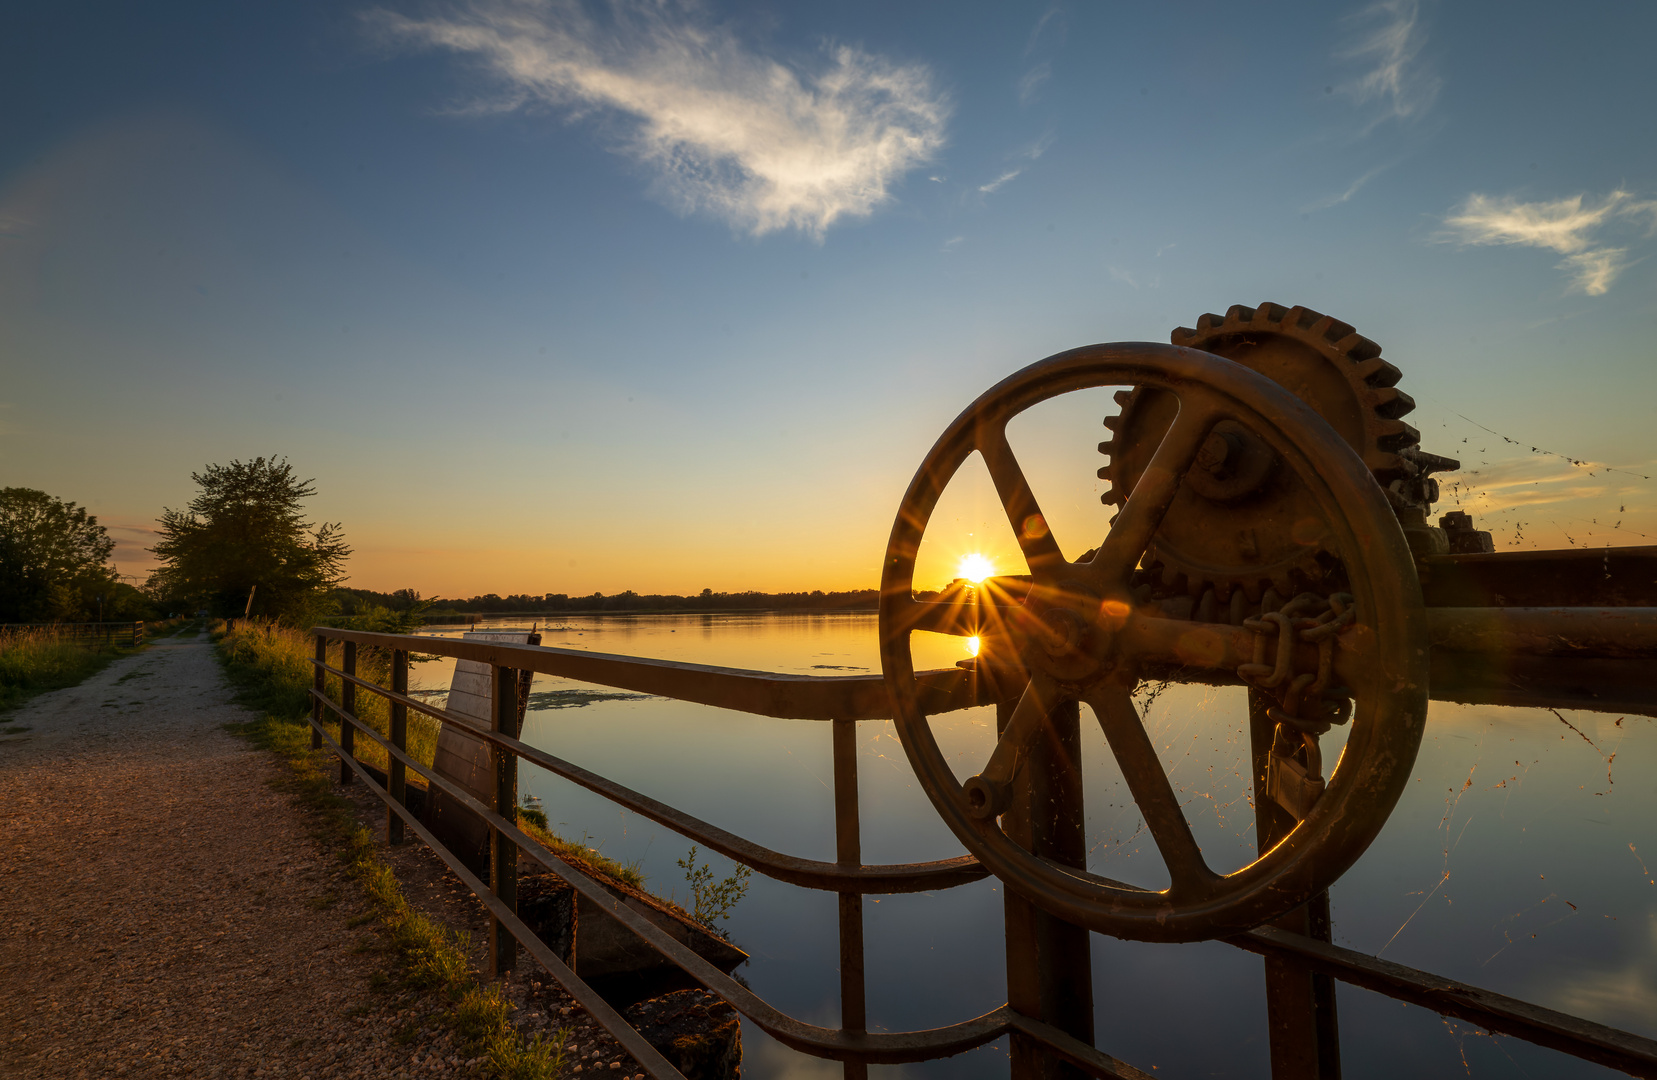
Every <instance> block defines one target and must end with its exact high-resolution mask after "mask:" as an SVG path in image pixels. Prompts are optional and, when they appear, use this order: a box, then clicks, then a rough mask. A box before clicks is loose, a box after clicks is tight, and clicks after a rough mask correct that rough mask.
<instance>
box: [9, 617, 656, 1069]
mask: <svg viewBox="0 0 1657 1080" xmlns="http://www.w3.org/2000/svg"><path fill="white" fill-rule="evenodd" d="M230 699H231V690H230V687H229V686H228V684H227V683H226V681H225V678H224V676H223V674H222V672H221V670H220V668H219V664H218V661H217V660H216V659H215V657H214V655H213V648H212V645H211V644H210V643H209V642H208V640H207V638H206V637H205V636H202V637H199V638H196V637H184V638H174V639H170V640H163V641H160V642H157V643H156V644H155V645H153V646H152V647H151V648H150V649H149V650H147V651H146V652H144V653H141V654H139V655H137V656H132V657H127V658H125V659H122V660H118V661H116V662H115V663H114V664H112V665H110V666H109V667H108V668H106V669H105V670H104V671H102V672H100V673H99V674H98V675H96V676H94V677H93V678H91V679H89V680H87V681H86V682H85V683H82V684H81V685H80V686H77V687H73V688H71V689H68V690H59V691H56V692H54V693H51V694H46V695H44V696H42V697H39V698H36V699H35V700H34V701H32V702H30V703H29V704H28V705H27V706H25V707H24V708H23V709H20V710H18V711H17V712H16V713H15V714H13V715H12V716H11V717H9V718H8V719H7V721H6V723H5V724H4V725H0V728H4V730H5V731H7V732H16V734H5V735H0V972H4V981H3V983H0V1077H7V1078H9V1077H30V1078H33V1077H40V1078H46V1077H51V1078H57V1077H106V1076H125V1077H160V1076H194V1077H272V1078H275V1077H314V1078H323V1077H327V1078H330V1080H335V1078H338V1080H349V1078H352V1077H364V1078H366V1077H376V1078H378V1077H391V1078H400V1077H413V1076H466V1075H472V1074H475V1073H476V1072H477V1071H478V1070H477V1069H476V1066H477V1065H478V1063H479V1062H478V1059H476V1058H467V1057H466V1055H465V1053H463V1052H461V1051H460V1050H458V1049H457V1048H456V1046H455V1044H454V1040H453V1036H452V1035H451V1034H449V1032H448V1030H447V1029H446V1026H445V1025H444V1023H443V1019H442V1017H443V1012H444V1009H445V1008H446V1006H445V1005H444V1003H443V1001H441V1000H439V998H440V997H441V995H438V994H435V993H432V994H425V995H423V996H421V995H410V994H406V993H398V992H387V990H386V988H385V987H384V986H383V985H382V989H381V990H379V991H376V990H374V989H373V988H372V983H371V978H372V976H374V975H375V974H376V973H377V972H381V971H385V970H387V969H388V967H389V962H388V959H387V957H386V954H385V953H384V951H383V950H382V949H381V948H380V947H379V945H380V941H379V936H378V934H377V932H376V930H375V924H374V923H373V922H372V921H369V920H367V919H366V918H365V917H364V916H365V915H366V905H365V903H364V901H363V900H362V895H361V892H360V889H359V887H358V885H357V884H356V883H355V882H354V881H352V880H351V879H349V878H347V877H346V876H345V875H344V873H342V871H341V864H340V862H339V860H338V858H337V857H335V856H333V855H330V854H328V853H326V852H324V851H322V850H320V849H319V847H318V845H317V844H316V842H315V841H314V840H313V839H312V838H311V834H310V831H309V829H308V827H307V823H306V820H305V818H304V817H303V816H302V814H301V813H300V812H299V811H298V810H297V809H295V808H294V806H293V804H292V803H291V802H290V801H289V799H288V797H287V796H286V795H283V794H281V793H279V792H277V791H276V790H274V789H273V788H272V781H276V780H278V779H280V778H281V776H282V766H280V765H279V764H278V763H277V762H276V760H275V759H274V758H273V757H271V756H270V755H268V754H265V753H261V752H257V751H254V750H252V749H250V747H249V745H248V743H246V742H244V741H243V740H241V739H239V738H237V737H235V736H233V735H231V734H229V733H228V732H226V731H225V730H224V729H223V725H224V724H227V723H231V722H235V721H244V720H249V719H253V716H252V714H250V713H249V712H248V711H247V710H245V709H242V708H241V707H240V706H237V705H233V704H231V703H230ZM336 790H340V791H341V793H342V794H345V795H346V796H347V797H349V798H350V799H351V801H352V802H353V804H354V805H355V807H356V811H357V818H358V820H359V821H361V822H362V823H363V824H364V825H365V826H368V827H369V828H370V830H371V831H377V832H380V833H381V835H382V837H383V826H382V823H383V821H384V816H385V811H384V807H383V805H382V804H380V803H379V802H378V800H376V799H374V798H373V797H372V796H371V795H369V793H367V792H365V791H363V790H362V786H361V785H360V784H352V785H349V786H347V787H346V788H344V789H336ZM379 854H380V857H381V858H383V859H385V860H386V861H388V862H389V863H390V864H391V865H392V866H393V868H394V870H395V871H396V873H397V875H398V877H399V878H400V879H401V880H402V881H403V883H404V888H405V891H406V893H407V895H408V897H409V900H410V901H411V902H412V903H414V904H415V906H417V907H419V908H421V909H423V910H424V911H426V912H427V914H429V915H432V916H433V917H435V918H437V919H438V920H439V921H441V922H444V923H446V924H448V925H449V926H451V927H453V928H455V929H460V930H466V931H470V932H471V933H472V935H473V940H474V942H479V944H478V945H477V948H476V950H475V951H481V941H480V939H481V937H482V934H481V931H482V929H483V926H484V923H483V918H482V912H481V910H480V909H479V907H478V904H477V902H476V900H475V899H473V898H472V897H471V896H470V894H469V893H467V892H466V891H465V889H464V887H462V886H461V884H460V882H459V881H458V879H456V878H455V877H454V876H453V875H452V874H449V873H448V872H447V870H446V869H445V868H444V867H443V866H442V865H441V863H439V862H438V860H437V859H436V857H435V856H434V855H433V854H432V853H431V852H430V851H428V850H426V849H425V847H424V846H423V845H420V844H418V843H410V844H405V845H403V846H401V847H399V848H396V849H387V848H385V847H384V846H383V844H382V845H380V847H379ZM544 978H545V977H544V976H542V975H540V974H539V972H538V969H537V968H536V966H535V965H534V964H533V963H529V964H526V965H525V968H524V970H523V974H522V976H521V977H520V978H518V979H514V980H513V981H512V984H511V985H510V986H509V987H508V996H509V998H510V999H511V1000H512V1001H514V1002H515V1003H516V1005H517V1008H518V1012H517V1013H516V1014H515V1015H514V1021H515V1023H516V1024H517V1025H518V1026H519V1027H520V1028H521V1029H523V1030H526V1031H531V1032H538V1033H544V1034H551V1033H552V1032H553V1031H555V1030H558V1029H565V1030H566V1031H567V1032H568V1035H569V1037H570V1038H569V1046H568V1048H569V1053H570V1055H571V1058H573V1059H575V1060H574V1061H572V1062H571V1065H572V1068H571V1072H572V1073H573V1074H577V1075H579V1074H582V1073H589V1074H590V1073H594V1072H600V1073H602V1074H603V1075H605V1076H607V1077H621V1078H628V1077H631V1076H632V1075H633V1073H634V1066H635V1063H634V1062H632V1061H631V1059H629V1058H627V1057H626V1055H625V1054H624V1053H622V1052H621V1050H620V1048H619V1047H617V1046H616V1044H615V1043H614V1041H613V1040H611V1039H610V1038H609V1037H608V1036H607V1035H606V1034H604V1033H603V1032H602V1031H599V1030H597V1029H596V1028H595V1027H594V1025H593V1024H592V1022H591V1020H590V1019H588V1018H587V1017H586V1016H585V1015H584V1014H583V1013H582V1012H581V1010H580V1009H579V1008H575V1007H573V1002H571V1001H570V999H569V998H568V997H567V996H566V995H564V994H563V992H562V991H561V990H558V989H556V988H555V987H553V986H549V985H546V984H545V983H544V982H543V981H542V980H544ZM381 981H382V983H383V982H384V980H381ZM576 1061H579V1063H580V1064H576V1063H575V1062H576Z"/></svg>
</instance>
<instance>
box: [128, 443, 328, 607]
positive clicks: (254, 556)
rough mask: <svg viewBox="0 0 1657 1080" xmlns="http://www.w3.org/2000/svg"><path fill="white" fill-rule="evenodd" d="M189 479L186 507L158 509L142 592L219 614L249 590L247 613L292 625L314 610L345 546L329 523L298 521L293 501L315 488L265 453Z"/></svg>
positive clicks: (300, 517)
mask: <svg viewBox="0 0 1657 1080" xmlns="http://www.w3.org/2000/svg"><path fill="white" fill-rule="evenodd" d="M190 478H191V479H192V480H194V481H195V482H196V484H197V486H199V487H200V488H201V493H200V494H198V495H197V496H196V497H195V498H194V499H192V500H190V506H189V508H188V509H187V510H173V509H165V510H163V512H162V517H161V528H160V530H159V531H160V535H161V539H160V540H159V541H158V542H157V543H156V545H155V547H153V548H151V549H150V551H151V552H152V553H154V555H155V556H156V558H158V559H160V560H161V564H162V565H161V567H160V569H158V570H157V571H156V572H155V575H154V576H152V577H151V579H150V586H151V592H152V593H154V594H155V595H157V596H162V597H166V598H167V599H169V600H171V601H174V602H176V603H181V604H184V605H187V606H198V605H205V606H207V607H208V608H209V609H210V610H212V611H213V612H214V613H215V614H219V615H240V614H241V613H242V611H243V609H244V608H245V606H246V604H247V602H248V597H249V595H250V593H251V594H253V611H254V612H255V613H256V614H259V615H264V616H268V617H272V618H278V619H283V620H285V621H289V622H296V623H300V622H305V621H308V620H309V619H310V618H311V617H313V616H314V615H316V614H317V613H318V612H319V610H320V607H321V605H322V603H323V602H324V601H325V599H326V597H327V594H328V591H329V590H330V589H332V588H333V587H334V586H335V585H337V584H339V583H340V582H341V581H343V580H345V573H344V568H345V560H346V559H347V558H348V557H349V556H350V554H351V548H350V547H349V546H348V545H347V544H346V543H345V535H344V532H343V531H342V529H341V528H340V525H339V523H338V522H332V523H330V522H324V523H323V524H321V525H313V524H312V523H311V522H309V521H307V520H305V515H304V513H303V512H302V511H301V509H300V505H301V504H302V503H303V502H304V501H305V500H306V499H308V498H310V497H311V496H313V495H315V494H316V489H315V488H314V487H312V486H311V485H312V484H313V483H315V481H314V480H300V479H298V478H297V477H295V476H294V472H293V466H292V465H290V464H288V461H287V459H286V458H275V457H272V458H270V459H268V460H267V459H265V458H262V457H260V458H254V459H253V460H252V461H248V462H241V461H232V462H231V463H230V464H229V465H209V466H207V470H206V471H205V472H199V473H191V474H190ZM254 590H257V592H256V593H255V592H254Z"/></svg>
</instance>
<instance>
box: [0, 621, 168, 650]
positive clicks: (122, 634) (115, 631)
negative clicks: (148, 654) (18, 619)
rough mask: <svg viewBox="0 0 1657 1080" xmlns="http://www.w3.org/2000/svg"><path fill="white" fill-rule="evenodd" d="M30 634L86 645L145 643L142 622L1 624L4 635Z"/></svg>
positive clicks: (128, 646)
mask: <svg viewBox="0 0 1657 1080" xmlns="http://www.w3.org/2000/svg"><path fill="white" fill-rule="evenodd" d="M27 633H35V634H45V635H49V636H51V637H55V638H57V639H59V640H60V641H73V642H76V643H80V644H86V645H105V646H114V645H122V646H125V647H127V648H132V649H136V648H137V647H138V646H140V645H142V644H143V643H144V624H143V623H142V622H90V623H0V637H3V636H5V635H7V634H27Z"/></svg>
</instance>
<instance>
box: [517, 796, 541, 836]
mask: <svg viewBox="0 0 1657 1080" xmlns="http://www.w3.org/2000/svg"><path fill="white" fill-rule="evenodd" d="M523 802H524V804H523V805H522V806H520V807H519V808H518V820H519V821H527V822H529V823H530V824H531V825H534V826H536V827H537V828H540V829H543V830H544V829H546V828H547V812H546V811H545V810H543V809H541V798H540V796H539V795H525V796H524V799H523Z"/></svg>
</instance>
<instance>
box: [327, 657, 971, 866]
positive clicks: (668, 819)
mask: <svg viewBox="0 0 1657 1080" xmlns="http://www.w3.org/2000/svg"><path fill="white" fill-rule="evenodd" d="M325 670H327V671H328V672H330V673H332V674H335V675H343V673H342V672H339V671H337V670H335V669H334V668H326V669H325ZM353 678H354V676H353ZM357 684H358V685H359V686H362V687H364V688H365V689H367V690H369V691H370V692H372V693H375V694H379V695H380V696H381V697H384V698H387V699H388V700H391V701H396V702H399V703H401V704H403V705H405V706H406V707H408V708H410V709H413V710H415V711H416V712H419V713H423V714H425V715H427V716H432V717H435V718H436V719H438V720H440V721H442V722H443V723H445V724H457V725H459V726H461V727H463V728H465V729H466V730H467V731H469V732H471V733H472V734H473V735H475V736H477V737H478V738H479V739H481V740H483V741H484V742H488V743H495V744H497V745H500V746H504V747H506V748H507V749H509V750H511V751H512V752H513V753H514V754H517V755H518V757H519V758H520V759H522V760H524V761H527V762H529V763H531V764H532V765H538V766H540V767H541V768H543V769H546V770H547V771H548V772H550V773H553V774H554V775H556V776H562V777H564V778H565V779H567V780H570V781H572V782H574V783H576V784H579V785H581V786H582V787H584V788H586V789H587V790H589V791H593V792H596V793H598V794H599V795H602V796H604V797H605V798H606V799H609V800H610V801H611V802H614V803H616V804H617V805H619V806H624V807H626V808H627V809H629V810H632V811H633V812H635V813H637V814H639V815H640V816H641V817H646V818H649V819H650V820H651V821H654V822H656V823H657V824H659V825H665V826H667V827H668V828H670V829H672V830H673V831H674V832H677V833H679V834H680V835H681V836H686V837H689V838H690V839H692V840H695V841H696V842H697V843H698V844H700V845H703V846H705V847H707V848H708V849H709V850H712V851H717V852H718V853H719V854H721V855H724V856H725V857H726V858H729V859H734V860H736V861H737V862H740V863H742V864H743V865H745V866H751V867H753V868H754V869H755V870H758V871H760V872H761V873H763V874H765V875H766V876H767V877H771V878H775V879H776V880H778V881H785V882H787V883H789V884H790V885H799V886H801V887H803V888H807V889H824V890H829V891H852V892H860V893H864V894H869V893H881V894H887V893H906V892H928V891H931V890H933V889H946V888H949V887H951V886H954V885H962V884H965V883H966V882H969V881H977V880H979V879H980V878H983V877H986V876H988V871H986V870H985V869H984V868H983V867H982V866H980V865H979V863H978V860H977V858H975V857H974V856H971V855H960V856H957V857H955V858H953V859H938V860H935V861H932V862H922V863H896V864H888V865H874V866H858V867H850V866H842V865H840V864H839V863H837V862H836V863H829V862H819V861H817V860H815V859H802V858H799V857H797V856H794V855H785V854H782V853H781V852H777V851H772V850H771V849H770V848H767V847H762V846H760V845H759V844H756V843H754V842H752V841H751V840H748V839H746V838H744V837H740V836H737V835H736V834H735V833H732V832H727V831H726V830H724V829H721V828H719V827H718V826H717V825H710V824H708V823H707V822H705V821H702V820H701V819H700V818H695V817H692V816H691V815H689V814H686V813H683V812H682V811H680V810H678V809H676V808H674V807H671V806H668V805H667V804H666V803H663V802H659V801H657V800H655V799H652V798H650V797H649V796H648V795H641V794H639V793H638V792H636V791H633V790H632V789H631V788H627V787H623V786H622V785H621V784H617V783H615V782H613V781H611V780H608V779H606V778H605V777H602V776H599V775H597V774H596V773H592V772H588V771H587V770H586V769H583V768H581V767H580V766H578V765H572V764H571V763H570V762H567V761H565V760H563V759H562V758H556V757H553V756H552V755H551V754H548V753H547V752H546V751H544V750H539V749H537V748H535V747H533V746H530V745H528V744H527V743H523V742H520V741H518V740H517V739H511V738H508V737H506V736H504V735H500V734H497V733H496V732H493V731H490V730H489V729H487V728H481V727H479V726H478V724H477V721H476V720H473V719H472V718H470V717H465V716H460V715H459V714H457V713H451V712H448V711H447V710H444V709H438V708H434V707H433V706H431V705H429V704H426V703H425V702H422V701H418V700H416V699H414V698H410V697H408V696H406V695H403V696H393V695H392V694H390V693H389V692H387V691H386V690H385V689H384V688H383V687H380V686H376V685H375V684H374V683H371V682H369V681H368V680H366V679H358V680H357ZM331 704H332V703H330V705H331ZM420 775H422V776H424V775H427V774H425V773H423V772H422V773H421V774H420Z"/></svg>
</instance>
